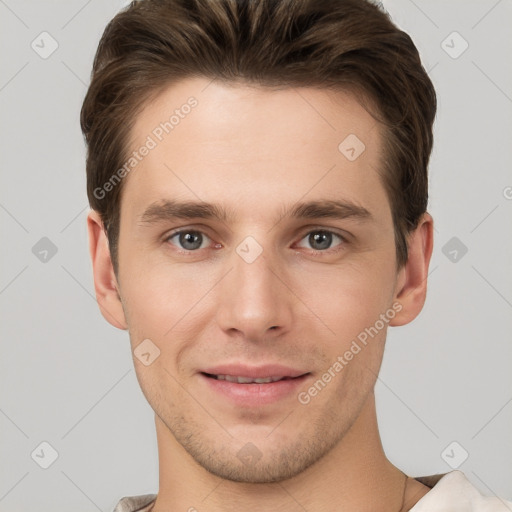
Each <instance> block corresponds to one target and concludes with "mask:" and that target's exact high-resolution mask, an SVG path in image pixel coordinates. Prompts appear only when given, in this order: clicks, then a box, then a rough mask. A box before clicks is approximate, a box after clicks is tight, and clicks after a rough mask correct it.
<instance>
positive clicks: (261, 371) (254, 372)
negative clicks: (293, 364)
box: [201, 364, 309, 379]
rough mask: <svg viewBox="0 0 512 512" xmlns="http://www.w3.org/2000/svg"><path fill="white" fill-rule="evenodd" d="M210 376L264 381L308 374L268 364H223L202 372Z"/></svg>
mask: <svg viewBox="0 0 512 512" xmlns="http://www.w3.org/2000/svg"><path fill="white" fill-rule="evenodd" d="M201 372H202V373H209V374H210V375H232V376H233V377H248V378H250V379H264V378H266V377H299V376H301V375H304V374H306V373H309V372H307V371H304V370H297V369H295V368H290V367H288V366H283V365H280V364H266V365H264V366H248V365H244V364H223V365H219V366H211V367H209V368H205V369H203V370H201Z"/></svg>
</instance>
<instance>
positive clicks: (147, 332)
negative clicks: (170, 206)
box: [88, 78, 433, 512]
mask: <svg viewBox="0 0 512 512" xmlns="http://www.w3.org/2000/svg"><path fill="white" fill-rule="evenodd" d="M190 96H194V97H195V98H196V99H197V100H198V105H197V106H196V107H195V108H194V109H193V110H192V111H191V113H190V114H188V115H187V116H185V117H184V119H182V120H180V123H179V125H177V126H176V127H175V128H174V130H173V131H172V132H171V133H170V134H168V135H167V136H166V137H165V138H164V139H163V140H162V141H161V142H160V143H159V144H158V146H157V147H156V148H155V149H153V150H151V151H150V153H149V154H148V155H147V156H146V157H145V158H144V159H143V160H142V161H141V162H140V163H139V164H138V166H137V167H136V170H134V171H132V172H131V173H130V174H129V175H128V176H127V177H126V178H124V179H125V182H124V189H123V195H122V201H121V223H120V237H119V269H118V274H117V275H116V274H115V273H114V270H113V268H112V263H111V259H110V253H109V249H108V242H107V239H106V236H105V234H104V231H103V228H102V223H101V220H100V217H99V215H98V214H97V212H94V211H91V212H90V214H89V217H88V230H89V238H90V252H91V257H92V262H93V271H94V282H95V289H96V296H97V300H98V304H99V306H100V309H101V311H102V313H103V315H104V316H105V318H106V319H107V320H108V321H109V322H110V323H111V324H112V325H114V326H116V327H118V328H120V329H128V330H129V334H130V340H131V346H132V350H133V349H135V348H136V347H137V346H138V345H139V344H140V343H141V342H142V340H145V339H148V338H149V339H150V340H151V341H152V343H154V344H155V345H156V346H157V347H158V349H159V350H160V355H159V357H158V358H157V359H155V360H154V362H152V363H151V364H150V365H148V366H145V365H144V364H142V363H141V361H140V360H139V359H138V358H137V357H135V356H134V365H135V369H136V372H137V378H138V380H139V383H140V385H141V388H142V391H143V392H144V394H145V396H146V398H147V400H148V402H149V403H150V405H151V407H152V408H153V409H154V411H155V423H156V432H157V440H158V452H159V469H160V488H159V493H158V498H157V500H156V504H155V506H154V508H153V510H154V512H163V511H164V510H189V509H191V507H194V508H195V509H197V510H198V511H201V510H208V511H209V512H216V511H224V512H225V511H232V510H233V511H234V510H237V511H238V510H244V511H260V510H274V511H283V512H284V511H297V510H304V509H306V510H314V511H318V512H322V511H334V510H344V511H352V510H353V511H356V510H357V511H358V512H361V511H375V510H379V511H381V510H382V511H384V510H385V511H389V512H398V511H399V510H409V508H411V507H412V506H413V505H414V504H415V503H416V502H417V501H418V500H419V499H420V498H421V497H422V496H423V495H424V494H425V493H426V492H427V491H428V488H426V487H424V486H423V485H422V484H420V483H419V482H417V481H415V480H413V479H408V480H405V477H404V474H403V473H402V472H401V471H400V470H399V469H398V468H396V467H395V466H393V465H392V464H391V462H389V461H388V460H387V458H386V456H385V454H384V451H383V448H382V445H381V440H380V436H379V432H378V427H377V420H376V412H375V396H374V385H375V381H376V378H377V375H378V372H379V368H380V365H381V361H382V356H383V350H384V345H385V339H386V334H387V326H388V325H391V326H399V325H403V324H407V323H408V322H410V321H411V320H413V319H414V318H415V317H416V316H417V315H418V314H419V313H420V311H421V309H422V307H423V304H424V301H425V294H426V282H427V281H426V278H427V273H428V265H429V261H430V257H431V253H432V238H433V234H432V232H433V221H432V218H431V217H430V215H429V214H427V213H426V214H424V215H423V217H422V218H421V219H420V222H419V225H418V228H417V229H416V230H415V231H413V232H412V233H411V234H410V236H409V258H408V261H407V263H406V265H405V266H404V267H402V268H401V269H399V270H397V266H396V253H395V243H394V232H393V223H392V218H391V210H390V205H389V201H388V198H387V195H386V192H385V189H384V187H383V184H382V181H381V177H380V175H379V172H380V162H381V159H382V138H383V131H382V127H381V126H380V125H379V124H378V123H377V122H376V121H375V120H374V119H373V118H372V117H371V116H370V115H369V114H368V113H367V111H366V110H365V109H364V108H362V107H361V106H360V105H359V103H358V102H357V101H356V100H355V99H354V97H353V96H351V95H350V94H348V93H342V92H333V91H326V90H323V89H315V88H301V89H291V88H284V89H280V90H270V89H265V88H261V87H249V86H247V85H244V84H237V85H233V84H231V85H227V84H222V83H218V82H211V81H209V80H206V79H201V78H193V79H187V80H183V81H181V82H179V83H177V84H174V85H173V86H171V87H169V88H167V89H165V90H164V91H163V92H161V93H160V94H159V96H158V97H157V98H156V100H154V101H152V102H151V103H150V104H149V105H147V106H146V108H145V109H144V110H143V111H142V112H141V113H140V114H139V116H138V117H137V119H136V122H135V125H134V127H133V130H132V137H131V147H133V148H137V147H140V145H142V144H143V143H144V141H145V140H146V138H147V136H148V135H149V134H151V132H152V130H153V129H154V128H155V126H157V125H158V124H159V123H160V122H161V121H163V120H165V119H168V117H169V113H170V112H171V113H172V111H174V110H175V109H176V108H179V107H180V105H183V104H184V103H185V102H186V101H187V98H189V97H190ZM349 134H356V135H357V137H358V138H359V139H360V140H361V141H363V143H364V144H365V147H366V149H365V150H364V152H363V153H362V154H361V155H360V156H359V157H358V158H357V159H356V160H354V161H349V160H348V159H347V158H346V157H345V156H344V155H343V154H342V153H341V152H340V151H339V150H338V145H339V144H340V142H341V141H343V140H344V139H345V137H347V135H349ZM162 200H179V201H205V202H211V203H217V204H219V205H221V206H222V207H224V208H225V209H226V210H228V211H229V212H231V213H232V215H233V216H232V218H230V219H227V220H225V221H221V220H217V219H204V218H193V219H163V220H160V221H158V222H153V223H147V222H141V217H142V215H143V213H144V212H145V211H146V209H147V208H148V207H149V206H150V205H152V204H158V203H159V202H161V201H162ZM299 200H300V201H313V200H316V201H326V200H343V201H349V202H351V203H352V204H354V205H357V206H359V207H363V208H365V209H366V210H368V212H369V213H370V215H369V216H368V217H366V218H358V217H349V218H344V219H332V218H317V219H296V218H290V217H289V216H287V215H285V214H286V213H287V212H289V211H290V209H291V208H292V207H293V205H294V204H295V203H296V202H297V201H299ZM178 228H184V229H185V230H188V232H190V231H193V232H197V231H200V232H201V233H202V234H203V239H202V242H201V241H200V242H199V243H200V248H198V249H192V250H190V249H189V248H190V245H185V246H184V245H183V240H182V242H181V245H180V239H179V236H175V237H173V238H169V237H170V235H172V234H173V233H172V232H173V230H176V229H178ZM318 230H329V231H331V232H333V233H334V235H333V236H332V238H331V237H330V236H329V235H328V236H327V243H326V245H327V248H325V247H326V246H325V245H320V246H319V245H317V244H315V241H314V240H312V239H311V237H310V236H309V235H310V234H315V233H316V234H318ZM336 235H341V236H343V237H344V238H343V239H342V238H338V236H336ZM247 236H252V237H253V238H254V239H255V240H256V241H257V242H258V243H259V245H260V246H261V248H262V253H261V254H260V256H259V257H258V258H256V260H255V261H254V262H252V263H247V262H246V261H245V260H244V259H243V258H241V257H240V255H239V254H238V253H237V251H236V248H237V246H238V245H239V244H240V243H241V242H242V241H243V240H244V239H245V238H246V237H247ZM329 244H330V245H329ZM187 249H188V251H187ZM393 304H394V305H395V307H397V306H396V305H397V304H398V305H399V307H400V311H399V312H397V313H396V315H395V316H394V318H392V319H391V320H389V323H386V325H385V326H384V328H382V329H381V330H380V331H379V332H378V334H377V335H376V336H375V337H373V338H372V339H371V340H370V342H369V343H368V344H367V345H366V346H365V347H364V348H363V349H362V350H361V351H360V352H359V353H358V354H357V355H355V356H354V357H353V359H352V360H351V361H350V362H349V363H348V364H347V365H346V366H344V368H343V370H342V371H341V372H339V373H338V374H337V375H336V377H335V378H333V379H332V381H331V382H330V383H329V384H328V385H326V387H325V388H324V389H322V391H321V392H320V393H318V394H317V395H316V396H314V397H313V398H312V399H311V401H310V402H309V403H308V404H306V405H304V404H301V403H299V401H298V400H297V395H296V394H295V393H293V394H292V395H291V396H289V397H286V398H284V399H281V400H279V401H277V402H275V403H271V404H266V405H262V406H259V407H234V406H233V404H232V403H231V402H230V401H228V400H227V399H226V398H224V397H222V396H219V395H218V394H217V393H215V392H213V391H212V390H210V389H209V387H208V386H206V384H205V381H204V380H203V379H202V378H201V377H200V374H199V373H198V372H199V371H200V370H201V369H202V368H206V367H208V366H211V365H215V364H222V363H246V364H249V365H255V364H264V363H281V364H285V365H287V366H290V367H293V368H297V369H301V370H303V371H304V372H311V373H310V376H308V378H307V379H306V381H305V382H304V384H303V385H302V387H301V389H300V390H299V391H307V390H308V388H309V387H311V385H312V384H313V383H314V382H315V381H316V380H318V379H319V378H320V377H321V376H322V375H323V374H324V373H325V372H326V370H327V369H328V368H329V367H331V366H332V365H333V363H334V362H335V361H336V359H337V357H338V356H339V355H343V354H344V353H345V352H346V350H348V349H349V347H350V345H351V342H352V341H353V340H354V339H355V338H356V337H357V335H358V334H359V333H361V332H362V331H364V330H365V328H368V327H370V326H374V325H375V322H376V320H378V319H379V315H381V314H384V313H385V312H386V311H388V310H389V309H390V308H391V309H392V308H393ZM249 442H250V443H252V444H253V445H255V446H256V447H257V449H258V450H259V453H260V454H261V458H260V459H259V461H257V462H256V463H253V464H244V463H242V462H241V461H240V459H239V458H238V457H237V454H238V452H239V450H240V449H241V448H242V447H244V446H245V445H246V444H247V443H249ZM404 485H405V504H404V507H403V508H402V509H401V504H402V496H403V492H404Z"/></svg>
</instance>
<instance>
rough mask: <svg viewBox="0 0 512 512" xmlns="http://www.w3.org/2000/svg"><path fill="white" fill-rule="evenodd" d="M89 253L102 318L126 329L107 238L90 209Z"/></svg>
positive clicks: (99, 220) (98, 216)
mask: <svg viewBox="0 0 512 512" xmlns="http://www.w3.org/2000/svg"><path fill="white" fill-rule="evenodd" d="M87 232H88V234H89V253H90V255H91V261H92V268H93V276H94V289H95V291H96V300H97V302H98V306H99V307H100V311H101V314H102V315H103V318H105V320H106V321H107V322H109V323H110V324H112V325H113V326H114V327H117V328H118V329H123V330H125V329H127V328H128V324H127V322H126V318H125V315H124V311H123V305H122V303H121V298H120V296H119V292H118V289H119V286H118V284H117V279H116V276H115V273H114V267H113V266H112V260H111V258H110V249H109V246H108V238H107V235H106V233H105V230H104V228H103V222H102V220H101V217H100V215H99V213H98V212H96V211H95V210H91V211H90V212H89V215H88V216H87Z"/></svg>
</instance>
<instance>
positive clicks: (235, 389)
mask: <svg viewBox="0 0 512 512" xmlns="http://www.w3.org/2000/svg"><path fill="white" fill-rule="evenodd" d="M232 373H235V372H232ZM232 373H231V374H229V373H210V372H206V371H201V372H199V375H200V377H201V381H202V382H203V384H204V386H205V388H206V389H205V392H206V393H207V394H208V395H209V396H210V397H211V399H212V402H213V403H217V402H218V401H219V400H220V401H221V403H225V402H226V400H227V402H228V404H229V405H230V406H233V405H235V406H237V407H243V408H255V407H262V406H265V405H269V404H273V403H275V404H277V403H279V402H283V401H284V400H293V401H296V397H297V395H298V393H299V392H300V389H301V388H302V387H303V386H304V385H305V384H304V383H305V381H306V380H307V379H310V378H311V375H312V374H311V372H306V373H300V372H292V373H296V375H282V374H281V375H280V374H279V373H271V374H267V375H258V376H254V373H255V372H240V374H237V375H233V374H232ZM237 373H238V372H237ZM246 373H253V375H247V374H246ZM260 373H262V372H260ZM287 373H290V372H287Z"/></svg>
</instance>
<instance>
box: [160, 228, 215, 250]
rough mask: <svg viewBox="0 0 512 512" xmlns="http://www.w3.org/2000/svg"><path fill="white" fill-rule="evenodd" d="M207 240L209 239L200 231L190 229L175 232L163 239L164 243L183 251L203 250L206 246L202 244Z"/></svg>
mask: <svg viewBox="0 0 512 512" xmlns="http://www.w3.org/2000/svg"><path fill="white" fill-rule="evenodd" d="M173 240H175V241H173ZM208 240H210V239H209V238H208V237H207V236H206V235H205V234H204V233H202V232H201V231H194V230H191V229H187V230H182V231H177V232H175V233H172V234H171V235H169V236H168V237H167V238H166V239H165V241H166V242H170V243H171V244H172V245H176V246H177V247H178V248H179V249H183V250H185V251H196V250H198V249H204V248H205V247H207V246H208V244H206V245H203V244H204V243H205V242H206V241H208ZM210 241H211V240H210Z"/></svg>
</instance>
